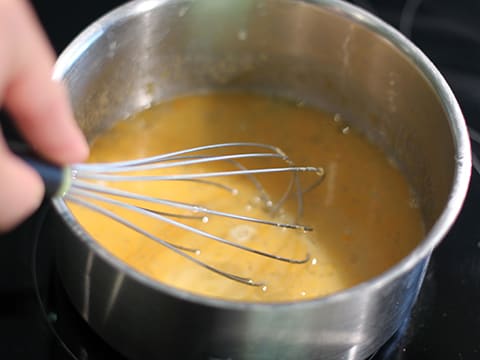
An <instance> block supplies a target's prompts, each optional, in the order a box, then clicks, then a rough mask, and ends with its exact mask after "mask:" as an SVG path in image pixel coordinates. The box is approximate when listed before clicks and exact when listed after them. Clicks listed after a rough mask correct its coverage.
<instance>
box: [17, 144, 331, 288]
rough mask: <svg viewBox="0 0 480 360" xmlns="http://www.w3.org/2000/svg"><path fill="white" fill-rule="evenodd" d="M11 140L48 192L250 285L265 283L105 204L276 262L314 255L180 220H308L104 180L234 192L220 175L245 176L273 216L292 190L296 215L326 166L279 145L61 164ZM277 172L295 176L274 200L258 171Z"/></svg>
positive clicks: (219, 146) (230, 146) (197, 149)
mask: <svg viewBox="0 0 480 360" xmlns="http://www.w3.org/2000/svg"><path fill="white" fill-rule="evenodd" d="M9 145H10V147H11V148H12V150H13V151H14V152H15V153H17V154H18V155H20V156H21V157H22V158H24V159H25V160H26V161H27V162H28V163H29V164H30V165H32V166H33V167H34V168H35V169H36V170H37V172H38V173H39V174H40V175H41V177H42V179H43V181H44V183H45V188H46V194H47V196H50V197H52V198H56V197H63V199H64V200H66V201H68V202H71V203H75V204H78V205H80V206H84V207H86V208H88V209H90V210H93V211H95V212H97V213H100V214H102V215H104V216H107V217H109V218H111V219H113V220H115V221H117V222H119V223H121V224H122V225H124V226H126V227H127V228H130V229H132V230H134V231H136V232H138V233H140V234H142V235H143V236H145V237H147V238H149V239H151V240H153V241H156V242H157V243H159V244H161V245H162V246H164V247H166V248H168V249H170V250H171V251H173V252H175V253H177V254H178V255H180V256H182V257H184V258H186V259H188V260H189V261H192V262H193V263H195V264H197V265H199V266H201V267H203V268H205V269H208V270H210V271H213V272H214V273H216V274H218V275H221V276H223V277H226V278H228V279H231V280H234V281H237V282H240V283H242V284H245V285H250V286H264V285H265V283H264V282H262V281H256V280H254V279H251V278H248V277H244V276H239V275H236V274H233V273H230V272H227V271H224V270H221V269H219V268H217V267H215V266H213V265H211V264H208V263H206V262H204V261H202V260H200V259H199V258H197V257H196V256H195V255H199V254H200V250H199V249H194V248H190V247H186V246H181V245H177V244H173V243H171V242H169V241H166V240H164V239H162V238H160V237H158V236H156V235H155V234H152V233H151V232H149V231H147V230H145V229H143V228H141V227H140V226H138V225H136V224H135V223H133V222H131V221H129V220H127V219H125V218H124V217H121V216H119V215H118V214H116V213H115V212H113V211H111V210H109V209H107V208H106V207H105V206H102V205H101V204H110V205H115V206H119V207H121V208H124V209H127V210H131V211H134V212H136V213H139V214H142V215H145V216H148V217H151V218H153V219H155V220H158V221H161V222H164V223H167V224H170V225H172V226H177V227H180V228H182V229H184V230H186V231H190V232H192V233H193V234H196V235H200V236H203V237H206V238H208V239H211V240H213V241H218V242H220V243H222V244H225V245H227V246H232V247H235V248H237V249H239V250H241V251H247V252H250V253H253V254H256V255H259V256H264V257H267V258H270V259H274V260H277V261H282V262H286V263H290V264H304V263H306V262H308V260H309V257H310V256H309V254H308V253H307V254H305V257H304V258H301V259H294V258H288V257H284V256H280V255H276V254H272V253H269V252H264V251H261V250H258V249H254V248H251V247H248V246H245V245H242V244H240V243H237V242H234V241H230V240H227V239H226V238H224V237H219V236H216V235H214V234H212V233H209V232H207V231H204V230H201V229H199V228H197V227H194V226H191V225H188V224H185V223H183V222H181V221H179V219H182V218H188V219H197V220H199V221H201V222H203V223H206V222H208V217H209V216H218V217H224V218H229V219H233V220H234V221H240V222H253V223H258V224H263V225H266V226H275V227H280V228H285V229H290V230H293V231H294V230H297V231H303V232H308V231H312V230H313V229H312V228H311V227H309V226H307V225H302V224H298V223H296V222H295V223H283V222H279V221H275V220H272V219H267V218H257V217H248V216H244V215H239V214H234V213H230V212H224V211H218V210H215V209H211V208H208V207H205V206H200V205H198V204H191V203H187V202H180V201H175V200H170V199H164V198H156V197H150V196H145V195H142V194H139V193H135V192H129V191H124V190H120V189H116V188H113V187H108V186H105V185H103V184H104V183H105V182H107V183H108V182H138V181H141V182H142V181H153V182H158V183H159V186H161V183H162V182H165V181H191V182H195V183H198V184H199V186H216V187H219V188H221V189H224V190H225V191H227V192H229V193H231V194H232V195H236V193H237V190H236V189H234V188H231V187H229V186H227V185H226V184H224V183H222V182H220V181H219V180H218V179H221V178H225V177H232V176H245V177H246V178H247V179H248V181H249V183H250V184H251V185H252V186H253V187H254V189H255V191H256V192H257V193H258V195H259V199H261V202H262V203H263V205H264V208H265V209H266V210H267V212H268V213H269V214H270V215H272V216H271V217H272V218H273V215H274V214H276V213H277V212H278V211H279V209H280V208H281V207H282V205H283V204H284V203H285V201H286V200H287V198H289V197H290V196H291V195H293V196H295V197H296V202H297V215H298V216H300V215H301V213H302V212H303V200H302V197H303V194H304V193H306V192H308V191H310V190H312V189H313V188H314V187H316V186H317V185H318V184H320V183H321V181H322V180H323V178H324V174H325V173H324V170H323V168H321V167H314V166H296V165H295V164H294V163H293V161H292V160H291V159H289V157H288V156H287V155H286V154H285V153H284V152H283V151H282V150H280V149H279V148H278V147H275V146H272V145H268V144H261V143H250V142H232V143H222V144H213V145H206V146H199V147H194V148H190V149H183V150H179V151H175V152H170V153H166V154H161V155H157V156H153V157H147V158H142V159H136V160H129V161H120V162H110V163H89V164H75V165H72V166H69V167H64V168H60V167H57V166H55V165H52V164H50V163H47V162H45V161H43V160H41V159H39V158H38V157H36V156H32V154H31V152H29V151H28V150H27V149H26V148H25V146H24V145H23V144H18V143H12V142H9ZM219 151H220V152H219ZM222 151H223V152H222ZM229 151H230V152H229ZM248 159H279V160H280V161H281V163H282V164H284V165H285V166H280V167H262V168H246V167H245V166H244V165H243V164H242V161H243V160H248ZM222 162H228V163H230V165H231V167H230V168H229V169H228V170H224V171H206V172H193V173H179V174H173V175H172V174H158V171H159V170H162V169H169V168H170V169H171V168H179V167H182V168H184V169H185V168H188V167H191V166H195V165H199V164H207V163H222ZM232 168H233V169H232ZM152 170H155V171H156V172H155V173H154V174H149V173H148V172H151V171H152ZM306 172H307V173H313V174H315V175H316V178H315V181H314V182H313V183H312V184H311V185H310V186H309V187H308V188H302V187H301V186H300V181H299V177H298V175H299V173H306ZM139 173H140V174H139ZM273 173H291V175H292V176H291V177H290V180H289V182H288V185H287V187H286V189H285V191H284V192H283V194H282V195H281V197H280V199H279V200H278V201H277V202H276V203H274V202H273V201H272V200H271V199H270V197H269V195H268V192H267V191H266V190H265V188H264V187H263V185H262V184H261V182H260V181H259V179H258V178H257V176H258V175H260V174H273ZM126 200H135V201H141V202H142V204H150V205H152V206H148V205H147V206H140V205H134V204H132V203H129V202H128V201H126ZM153 205H162V206H167V207H168V208H171V209H172V210H171V211H167V212H163V211H162V212H161V211H157V210H154V209H152V207H154V206H153ZM178 210H181V211H188V214H184V213H180V212H178Z"/></svg>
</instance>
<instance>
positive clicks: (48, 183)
mask: <svg viewBox="0 0 480 360" xmlns="http://www.w3.org/2000/svg"><path fill="white" fill-rule="evenodd" d="M7 144H8V147H9V148H10V150H11V151H12V152H13V153H14V154H15V155H17V156H18V157H20V158H21V159H22V160H23V161H25V162H26V163H27V164H28V165H30V166H31V167H32V168H33V169H35V171H36V172H37V173H38V174H39V175H40V177H41V178H42V181H43V184H44V186H45V196H47V197H55V196H61V195H62V194H60V192H61V189H62V188H63V187H64V186H63V185H64V176H65V175H64V173H65V169H63V168H62V167H60V166H58V165H55V164H52V163H51V162H49V161H46V160H44V159H42V158H41V157H39V156H38V155H36V154H35V152H34V151H32V149H31V148H30V147H29V146H28V145H27V144H25V143H23V142H21V141H15V140H7Z"/></svg>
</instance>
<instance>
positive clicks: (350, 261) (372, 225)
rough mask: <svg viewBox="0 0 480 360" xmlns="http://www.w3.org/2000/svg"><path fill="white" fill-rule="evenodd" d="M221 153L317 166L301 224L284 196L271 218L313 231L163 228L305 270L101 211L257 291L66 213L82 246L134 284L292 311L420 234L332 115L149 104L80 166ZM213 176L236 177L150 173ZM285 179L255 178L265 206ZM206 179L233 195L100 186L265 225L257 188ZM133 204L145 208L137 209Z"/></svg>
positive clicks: (204, 101) (195, 186)
mask: <svg viewBox="0 0 480 360" xmlns="http://www.w3.org/2000/svg"><path fill="white" fill-rule="evenodd" d="M225 142H258V143H266V144H272V145H275V146H278V147H279V148H281V149H282V150H283V151H284V152H285V153H286V154H287V155H288V156H289V157H290V159H292V161H293V162H294V163H295V165H311V166H318V167H323V168H324V170H325V178H324V180H323V182H322V183H321V184H320V185H319V186H317V187H315V188H314V189H312V190H311V191H308V192H307V193H305V194H304V196H303V206H302V207H303V209H302V211H301V213H302V215H301V216H300V217H299V212H298V202H297V198H296V196H290V197H289V198H288V200H287V202H286V204H285V205H284V206H282V208H281V209H280V211H279V212H278V214H277V215H276V217H275V219H274V220H276V221H277V220H279V221H282V222H299V223H301V224H306V225H309V226H312V227H313V228H314V230H313V231H312V232H307V233H304V232H303V231H298V230H288V229H287V230H282V229H279V228H277V227H272V226H264V225H257V224H252V223H243V222H241V221H238V220H235V221H233V220H226V219H224V218H221V217H217V216H212V215H209V216H203V221H202V220H198V219H181V218H172V219H174V220H175V221H179V222H182V223H184V224H187V225H189V226H194V227H196V228H199V229H201V230H203V231H207V232H209V233H212V234H214V235H216V236H220V237H223V238H226V239H227V240H230V241H235V242H238V243H241V244H242V245H245V246H249V247H252V248H255V249H259V250H262V251H267V252H271V253H274V254H278V255H281V256H284V257H289V258H294V259H302V258H304V257H305V256H306V254H308V255H309V260H308V262H307V263H305V264H287V263H284V262H280V261H275V260H271V259H268V258H265V257H262V256H258V255H255V254H250V253H247V252H244V251H242V250H239V249H236V248H232V247H230V246H226V245H224V244H220V243H218V242H216V241H213V240H211V239H207V238H205V237H202V236H198V235H194V234H192V233H191V232H190V231H188V230H185V229H181V228H179V227H176V226H173V225H171V224H167V223H165V222H163V221H160V220H158V219H151V218H149V217H146V216H143V215H140V214H135V213H133V212H132V211H129V210H124V209H118V208H116V207H115V206H114V205H105V207H106V208H107V209H109V210H112V211H114V212H115V213H117V214H119V215H121V216H122V217H124V218H126V219H128V220H129V221H131V222H133V223H135V224H136V225H138V226H140V227H142V229H145V230H146V231H149V232H150V233H152V234H154V235H155V236H156V237H158V238H160V239H163V240H165V241H169V242H170V243H173V244H176V245H181V246H186V247H189V248H192V249H197V250H199V251H197V252H196V253H195V252H190V253H188V254H189V255H190V256H193V257H195V258H197V259H199V260H201V261H204V262H206V263H208V264H210V265H212V266H215V267H216V268H219V269H222V270H224V271H228V272H231V273H233V274H236V275H240V276H244V277H247V278H251V279H252V280H254V281H259V282H262V283H264V286H257V287H255V286H248V285H244V284H241V283H238V282H235V281H232V280H229V279H226V278H225V277H222V276H219V275H218V274H215V273H214V272H211V271H209V270H206V269H204V268H202V267H200V266H198V265H197V264H194V263H193V262H191V261H188V260H187V259H184V258H183V257H181V256H180V255H178V254H176V253H174V252H173V251H171V250H169V249H167V248H165V247H164V246H162V245H160V244H158V243H156V242H155V241H152V240H150V239H148V238H146V237H145V236H143V235H141V234H139V233H138V232H135V231H133V230H131V229H129V228H128V227H125V226H124V225H121V224H119V223H116V222H115V221H113V220H111V219H108V218H107V217H105V216H103V215H100V214H98V213H95V212H93V211H91V210H88V209H86V208H83V207H81V206H79V205H76V204H69V206H70V208H71V209H72V211H73V213H74V215H75V216H76V217H77V219H78V220H79V222H80V223H81V224H82V226H83V227H84V228H85V230H86V231H87V232H88V233H90V234H91V236H92V237H93V238H95V239H96V240H97V241H98V242H99V243H100V244H101V245H102V246H104V247H105V248H106V249H107V250H108V251H109V252H111V253H112V254H114V255H115V256H116V257H118V258H119V259H121V260H123V261H124V262H126V263H127V264H129V265H130V266H131V267H133V268H135V269H138V270H139V271H140V272H142V273H144V274H145V275H147V276H149V277H151V278H153V279H157V280H158V281H161V282H163V283H165V284H168V285H170V286H173V287H176V288H180V289H184V290H186V291H189V292H193V293H197V294H202V295H206V296H210V297H216V298H222V299H228V300H240V301H255V302H277V301H294V300H299V299H307V298H314V297H319V296H322V295H326V294H330V293H333V292H336V291H339V290H341V289H345V288H348V287H351V286H353V285H355V284H358V283H360V282H362V281H365V280H367V279H369V278H371V277H373V276H375V275H378V274H380V273H381V272H383V271H385V270H386V269H387V268H389V267H391V266H392V265H393V264H395V263H396V262H398V261H399V260H400V259H401V258H402V257H404V256H406V255H407V254H408V253H409V252H410V251H411V250H412V249H413V248H414V247H415V246H416V245H417V244H418V242H419V241H420V240H421V239H422V236H423V235H424V229H423V224H422V220H421V216H420V212H419V210H418V209H417V208H416V206H415V201H414V199H412V194H411V192H410V189H409V186H408V184H407V182H406V180H405V179H404V177H403V176H402V174H401V173H400V172H399V170H398V169H397V168H396V167H395V166H394V165H393V164H392V162H391V161H389V160H388V159H387V157H386V156H385V155H384V154H383V153H382V152H381V151H380V150H379V149H377V148H376V147H375V146H373V145H372V144H370V143H369V142H368V141H366V140H365V139H364V138H363V137H362V136H360V135H359V134H358V133H356V132H355V131H354V130H353V129H351V128H349V127H348V126H347V125H346V124H345V123H344V122H343V121H339V118H338V116H337V117H335V116H334V115H332V114H328V113H324V112H321V111H319V110H317V109H313V108H310V107H307V106H303V105H302V104H295V103H292V102H288V101H284V100H279V99H275V98H269V97H263V96H258V95H250V94H240V93H228V94H227V93H222V94H207V95H195V96H187V97H183V98H178V99H175V100H172V101H169V102H164V103H160V104H158V105H155V106H153V107H151V108H149V109H147V110H144V111H142V112H139V113H137V114H135V115H133V116H132V117H130V118H128V119H125V120H122V121H119V122H117V123H116V124H115V126H114V127H113V128H112V129H110V130H108V131H106V132H105V133H104V134H102V135H101V136H99V137H97V138H96V139H95V140H94V141H93V142H92V144H91V156H90V159H89V162H110V161H118V160H126V159H135V158H140V157H147V156H153V155H156V154H163V153H167V152H172V151H177V150H181V149H185V148H192V147H195V146H202V145H208V144H214V143H225ZM229 151H230V152H232V151H235V149H230V150H229ZM237 151H238V150H237ZM243 151H244V150H242V152H243ZM255 151H258V149H256V150H255ZM227 152H228V151H227ZM224 153H225V152H224ZM239 162H240V163H242V165H244V166H246V167H249V168H257V167H279V166H285V163H284V162H282V161H277V160H271V161H270V160H259V161H251V162H249V161H242V160H239ZM224 169H230V170H232V169H237V170H238V167H236V165H235V164H231V163H226V162H220V163H215V164H209V165H208V164H205V165H199V166H193V167H188V168H175V169H166V170H164V171H163V172H162V174H168V173H170V174H189V173H198V172H201V171H220V170H224ZM290 179H291V175H288V174H276V175H269V176H266V175H265V176H258V180H259V181H261V183H262V184H263V186H264V188H265V189H266V191H267V192H268V193H269V195H270V196H271V199H272V201H273V202H274V203H275V201H278V199H279V198H280V197H281V195H282V194H283V191H284V190H285V188H286V187H287V186H288V183H289V181H290ZM299 179H300V183H301V184H302V186H303V188H304V189H305V188H306V187H308V185H309V184H311V183H312V182H314V181H315V180H316V177H315V175H312V174H310V175H309V174H301V175H300V177H299ZM211 180H212V181H218V182H221V183H222V184H225V185H227V186H228V187H229V188H230V189H235V190H236V191H235V192H232V191H229V190H226V189H224V188H220V187H218V186H213V185H209V184H204V183H198V182H186V181H161V182H143V181H142V182H139V181H137V182H133V183H126V182H125V183H111V184H110V183H108V184H104V185H108V186H109V187H117V188H121V189H124V190H128V191H133V192H139V193H142V194H146V195H148V196H152V197H157V198H162V199H169V200H175V201H181V202H185V203H192V204H198V205H200V206H205V207H208V208H211V209H218V210H220V211H229V212H233V213H238V214H242V215H247V216H254V217H262V218H267V219H268V218H269V216H270V215H269V214H268V213H267V212H266V211H265V210H264V206H263V205H264V204H263V201H262V200H260V199H259V194H258V191H257V188H256V187H255V186H253V185H252V182H251V181H250V180H249V179H247V178H246V177H232V178H222V179H211ZM98 204H99V203H98ZM137 205H140V206H144V207H150V208H152V206H150V205H149V206H147V205H146V204H143V203H137ZM154 210H156V211H159V212H168V211H170V212H176V213H179V214H186V212H185V210H172V209H171V208H166V207H164V206H161V205H158V206H157V207H154ZM200 217H201V218H202V216H200ZM207 220H208V221H207Z"/></svg>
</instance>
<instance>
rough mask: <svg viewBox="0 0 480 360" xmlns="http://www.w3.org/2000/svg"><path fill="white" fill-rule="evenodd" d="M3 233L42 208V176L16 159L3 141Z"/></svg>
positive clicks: (0, 157)
mask: <svg viewBox="0 0 480 360" xmlns="http://www.w3.org/2000/svg"><path fill="white" fill-rule="evenodd" d="M0 174H1V176H0V205H1V206H0V233H2V232H5V231H8V230H11V229H12V228H13V227H14V226H16V225H18V224H19V223H20V222H21V221H23V220H25V219H26V218H27V217H28V216H29V215H30V214H31V213H33V211H34V210H35V209H36V208H37V207H38V206H39V205H40V203H41V201H42V198H43V193H44V189H43V184H42V181H41V179H40V176H39V175H38V174H37V173H36V172H35V171H34V170H33V169H32V168H31V167H29V166H28V165H26V164H25V163H24V162H23V161H21V160H20V159H19V158H17V157H16V156H14V155H13V154H12V153H11V152H10V151H9V150H8V149H7V146H6V144H5V142H4V140H3V138H1V137H0Z"/></svg>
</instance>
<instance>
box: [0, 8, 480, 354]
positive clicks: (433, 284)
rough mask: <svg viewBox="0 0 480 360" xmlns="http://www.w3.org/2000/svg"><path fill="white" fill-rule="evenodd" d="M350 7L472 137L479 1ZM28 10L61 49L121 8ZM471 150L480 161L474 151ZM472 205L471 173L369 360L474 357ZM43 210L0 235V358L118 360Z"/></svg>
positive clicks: (477, 225) (479, 282)
mask: <svg viewBox="0 0 480 360" xmlns="http://www.w3.org/2000/svg"><path fill="white" fill-rule="evenodd" d="M237 1H241V0H237ZM352 2H354V3H357V4H358V5H360V6H363V7H365V8H366V9H368V10H369V11H371V12H373V13H375V14H376V15H378V16H380V17H382V18H383V19H385V20H386V21H388V22H390V23H391V24H392V25H394V26H395V27H397V28H400V29H401V30H402V32H404V33H405V34H406V35H408V36H409V37H411V38H412V40H413V41H414V42H415V43H416V44H417V45H418V46H419V47H420V48H421V49H422V50H423V51H424V52H426V53H427V55H428V56H429V57H430V58H431V59H432V60H433V62H434V63H435V64H436V65H437V66H438V67H439V68H440V70H441V71H442V73H443V74H444V75H445V76H446V78H447V80H448V82H449V83H450V85H451V86H452V88H453V90H454V92H455V94H456V96H457V98H458V100H459V102H460V104H461V106H462V109H463V111H464V113H465V116H466V119H467V122H468V125H469V127H470V128H471V129H472V131H475V130H476V131H479V130H480V21H478V20H479V19H480V1H478V0H461V1H459V0H457V1H455V2H453V1H451V0H390V1H388V2H387V1H384V0H356V1H352ZM33 3H34V5H35V7H36V9H37V11H38V13H39V15H40V18H41V20H42V22H43V24H44V26H45V28H46V30H47V33H48V35H49V36H50V38H51V40H52V42H53V44H54V46H55V49H56V50H57V51H61V50H62V49H63V48H64V47H65V46H66V45H67V44H68V43H69V42H70V41H71V40H72V39H73V37H74V36H75V35H76V34H78V33H79V32H80V31H81V30H82V29H83V28H84V27H85V26H86V25H88V24H89V23H90V22H92V21H93V20H95V19H96V18H98V17H99V16H100V15H102V14H104V13H105V12H107V11H108V10H110V9H112V8H113V7H114V6H117V5H119V4H121V3H123V1H118V0H116V1H115V0H109V1H106V0H103V1H79V2H70V1H61V0H43V1H33ZM387 3H388V4H387ZM477 135H478V134H477ZM478 138H480V135H478ZM479 140H480V139H479ZM472 146H473V148H474V150H476V152H477V154H478V156H480V145H477V144H476V143H475V142H474V143H473V145H472ZM477 199H480V175H478V173H476V172H474V173H473V176H472V181H471V188H470V191H469V194H468V197H467V200H466V203H465V206H464V208H463V210H462V212H461V214H460V217H459V219H458V221H457V222H456V224H455V225H454V227H453V228H452V230H451V231H450V233H449V234H448V236H447V238H446V239H445V240H444V241H443V242H442V244H441V245H440V246H439V247H438V248H437V249H436V250H435V252H434V254H433V256H432V260H431V263H430V266H429V270H428V272H427V275H426V279H425V282H424V285H423V287H422V291H421V293H420V297H419V299H418V302H417V303H416V305H415V307H414V309H413V311H412V314H411V316H410V317H409V318H408V319H406V320H405V324H404V325H403V327H402V328H401V329H400V330H399V331H398V332H397V334H396V335H395V336H394V337H393V338H392V339H391V340H390V341H389V343H387V344H386V345H385V346H384V347H383V348H382V349H381V350H380V351H379V353H377V354H376V355H375V356H374V357H373V358H372V359H373V360H387V359H388V360H412V359H415V360H417V359H418V360H443V359H447V360H450V359H458V360H477V359H480V221H478V214H480V201H478V200H477ZM48 211H50V210H49V207H48V205H47V204H44V206H43V207H42V208H41V209H40V210H39V211H38V212H37V213H36V214H35V215H34V216H32V217H31V218H30V219H29V220H28V221H26V222H25V223H24V224H22V225H21V226H20V227H18V228H17V229H16V230H15V231H13V232H12V233H10V234H7V235H4V236H1V237H0V243H1V245H2V250H1V251H0V359H22V360H23V359H35V360H43V359H53V360H56V359H59V360H60V359H62V360H63V359H82V360H86V359H91V360H95V359H123V358H122V357H121V356H120V355H118V354H117V353H116V352H115V351H114V350H113V349H111V348H110V347H109V346H108V345H106V344H105V343H104V342H103V341H102V340H101V339H100V338H99V337H98V336H97V335H95V334H94V333H93V332H92V331H91V330H90V328H89V327H88V325H87V324H86V323H85V322H84V321H83V320H82V319H81V318H80V316H79V315H78V314H77V312H76V311H75V310H74V309H73V308H72V305H71V304H70V302H69V300H68V298H67V297H66V295H65V293H64V290H63V288H62V286H61V285H60V283H59V281H58V277H57V275H56V272H55V268H54V262H53V261H52V258H51V254H52V251H51V246H52V245H51V244H50V243H49V241H48V239H46V238H45V237H42V236H41V233H42V220H43V218H44V216H46V214H48ZM39 238H40V239H41V240H40V241H37V240H38V239H39Z"/></svg>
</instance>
